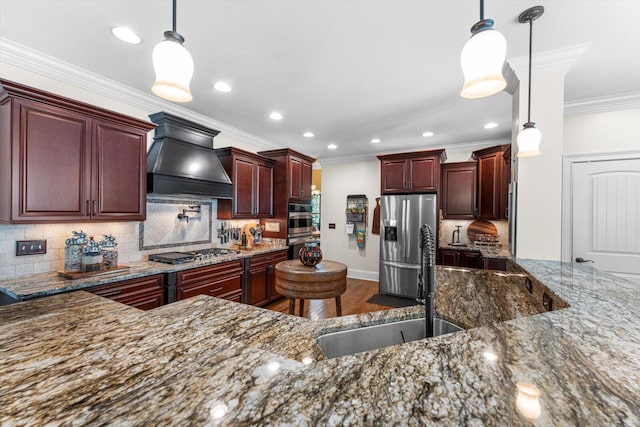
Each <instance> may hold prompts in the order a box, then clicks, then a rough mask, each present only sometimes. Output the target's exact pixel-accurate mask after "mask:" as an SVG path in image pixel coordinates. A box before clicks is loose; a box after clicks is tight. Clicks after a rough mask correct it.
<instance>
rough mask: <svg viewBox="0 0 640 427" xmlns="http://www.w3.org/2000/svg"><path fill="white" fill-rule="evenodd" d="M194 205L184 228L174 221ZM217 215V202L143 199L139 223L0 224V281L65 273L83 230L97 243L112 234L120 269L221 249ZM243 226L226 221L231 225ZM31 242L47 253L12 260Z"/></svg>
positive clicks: (178, 221) (180, 223) (240, 222)
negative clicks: (69, 247)
mask: <svg viewBox="0 0 640 427" xmlns="http://www.w3.org/2000/svg"><path fill="white" fill-rule="evenodd" d="M197 204H199V205H201V210H202V212H201V213H200V214H196V213H191V212H187V215H189V223H188V224H187V222H186V220H178V218H177V215H178V213H180V212H182V209H183V208H188V206H189V205H197ZM217 211H218V204H217V200H211V199H206V200H188V199H184V198H182V199H172V198H160V197H158V198H157V199H151V198H150V199H149V200H148V202H147V219H146V221H144V223H140V222H96V223H68V224H24V225H23V224H19V225H17V224H16V225H13V224H11V225H7V224H0V280H3V279H13V278H16V277H24V276H30V275H33V274H39V273H48V272H55V271H61V270H64V248H65V240H66V239H67V238H69V237H70V236H71V232H72V231H74V230H75V231H78V230H82V231H84V232H85V233H87V235H88V236H95V238H96V240H102V235H103V234H112V235H114V236H115V237H116V240H117V242H118V262H119V264H122V265H126V264H127V263H131V262H138V261H145V260H146V259H147V258H148V254H149V253H157V252H167V251H191V250H197V249H203V248H208V247H211V246H222V245H220V243H219V241H218V238H217V234H216V230H217V229H218V228H219V226H220V221H218V219H217V218H216V216H217ZM227 222H229V221H227ZM247 222H248V221H231V223H232V224H234V225H235V226H241V225H243V224H245V223H247ZM35 239H45V240H46V241H47V253H46V254H44V255H27V256H19V257H17V256H16V241H17V240H35ZM229 244H231V242H230V243H229ZM163 248H169V249H163Z"/></svg>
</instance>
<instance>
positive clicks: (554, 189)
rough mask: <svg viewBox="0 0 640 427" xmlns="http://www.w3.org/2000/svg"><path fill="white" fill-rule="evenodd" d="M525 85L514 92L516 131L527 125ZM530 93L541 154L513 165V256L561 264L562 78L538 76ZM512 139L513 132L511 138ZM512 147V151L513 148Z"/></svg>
mask: <svg viewBox="0 0 640 427" xmlns="http://www.w3.org/2000/svg"><path fill="white" fill-rule="evenodd" d="M526 87H527V81H526V80H522V79H521V81H520V87H519V90H516V92H515V93H514V115H515V117H516V118H517V123H518V125H517V127H518V130H519V128H521V126H522V124H523V123H525V122H526V121H527V98H526V96H527V93H526V91H525V90H524V89H526ZM535 95H536V96H535V97H532V99H531V121H533V122H535V123H536V127H537V128H538V129H540V131H541V132H542V142H541V144H540V151H541V152H542V154H541V155H540V156H537V157H521V158H518V159H517V161H516V165H517V166H516V168H517V172H516V174H517V177H516V180H517V182H518V202H517V214H516V218H517V230H516V239H517V240H516V256H517V257H518V258H531V259H546V260H560V258H561V230H562V221H561V217H562V146H563V115H564V111H563V108H564V74H562V73H553V74H548V75H544V76H540V77H537V78H536V91H535ZM516 107H517V109H516ZM516 136H517V132H515V131H514V132H513V139H514V140H515V138H516ZM513 145H515V144H513ZM513 149H514V150H516V152H517V146H513Z"/></svg>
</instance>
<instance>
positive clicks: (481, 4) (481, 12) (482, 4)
mask: <svg viewBox="0 0 640 427" xmlns="http://www.w3.org/2000/svg"><path fill="white" fill-rule="evenodd" d="M483 19H484V0H480V20H481V21H482V20H483Z"/></svg>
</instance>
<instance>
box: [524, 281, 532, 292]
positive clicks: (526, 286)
mask: <svg viewBox="0 0 640 427" xmlns="http://www.w3.org/2000/svg"><path fill="white" fill-rule="evenodd" d="M524 287H525V288H527V290H528V291H529V293H530V294H532V293H533V283H532V282H531V279H530V278H528V277H525V279H524Z"/></svg>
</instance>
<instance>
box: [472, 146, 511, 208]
mask: <svg viewBox="0 0 640 427" xmlns="http://www.w3.org/2000/svg"><path fill="white" fill-rule="evenodd" d="M508 147H509V146H508V145H499V146H496V147H490V148H485V149H483V150H478V151H474V152H473V157H474V158H475V159H477V160H478V187H477V188H478V193H477V200H478V206H477V208H478V210H477V218H478V219H484V220H492V219H493V220H497V219H504V218H505V213H506V212H505V211H506V200H507V195H506V192H507V191H508V187H507V186H506V185H505V174H506V171H505V160H504V153H505V151H506V150H507V149H508ZM503 205H504V206H503Z"/></svg>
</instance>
